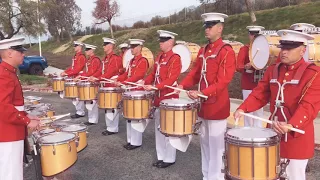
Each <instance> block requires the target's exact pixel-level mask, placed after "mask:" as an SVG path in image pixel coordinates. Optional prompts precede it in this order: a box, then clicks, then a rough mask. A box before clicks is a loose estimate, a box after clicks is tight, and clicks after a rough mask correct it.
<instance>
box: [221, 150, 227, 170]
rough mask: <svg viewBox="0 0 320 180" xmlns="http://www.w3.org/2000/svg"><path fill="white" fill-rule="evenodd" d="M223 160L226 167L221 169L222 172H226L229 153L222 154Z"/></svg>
mask: <svg viewBox="0 0 320 180" xmlns="http://www.w3.org/2000/svg"><path fill="white" fill-rule="evenodd" d="M222 162H223V164H224V169H221V173H226V169H227V155H226V153H225V152H224V153H223V155H222Z"/></svg>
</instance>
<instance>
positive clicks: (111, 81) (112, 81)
mask: <svg viewBox="0 0 320 180" xmlns="http://www.w3.org/2000/svg"><path fill="white" fill-rule="evenodd" d="M101 79H103V80H106V81H109V82H110V83H114V82H115V81H114V80H111V79H107V78H101ZM118 83H119V84H120V85H122V86H125V85H124V84H122V83H120V82H118Z"/></svg>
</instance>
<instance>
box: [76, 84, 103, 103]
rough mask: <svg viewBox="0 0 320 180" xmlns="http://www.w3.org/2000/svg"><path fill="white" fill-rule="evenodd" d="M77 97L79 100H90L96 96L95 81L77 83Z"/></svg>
mask: <svg viewBox="0 0 320 180" xmlns="http://www.w3.org/2000/svg"><path fill="white" fill-rule="evenodd" d="M77 86H78V98H79V100H80V101H91V100H95V99H96V98H97V93H98V85H97V84H95V83H88V82H86V83H79V84H78V85H77Z"/></svg>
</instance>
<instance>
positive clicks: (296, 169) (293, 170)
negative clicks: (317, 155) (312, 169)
mask: <svg viewBox="0 0 320 180" xmlns="http://www.w3.org/2000/svg"><path fill="white" fill-rule="evenodd" d="M307 164H308V159H302V160H300V159H290V162H289V164H288V166H287V169H286V173H287V176H288V179H289V180H306V167H307Z"/></svg>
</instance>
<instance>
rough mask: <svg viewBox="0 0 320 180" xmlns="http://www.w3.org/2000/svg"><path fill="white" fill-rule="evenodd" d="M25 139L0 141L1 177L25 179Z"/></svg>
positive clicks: (4, 179) (2, 178)
mask: <svg viewBox="0 0 320 180" xmlns="http://www.w3.org/2000/svg"><path fill="white" fill-rule="evenodd" d="M23 143H24V141H23V140H21V141H14V142H0V179H1V180H23V148H24V146H23V145H24V144H23Z"/></svg>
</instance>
